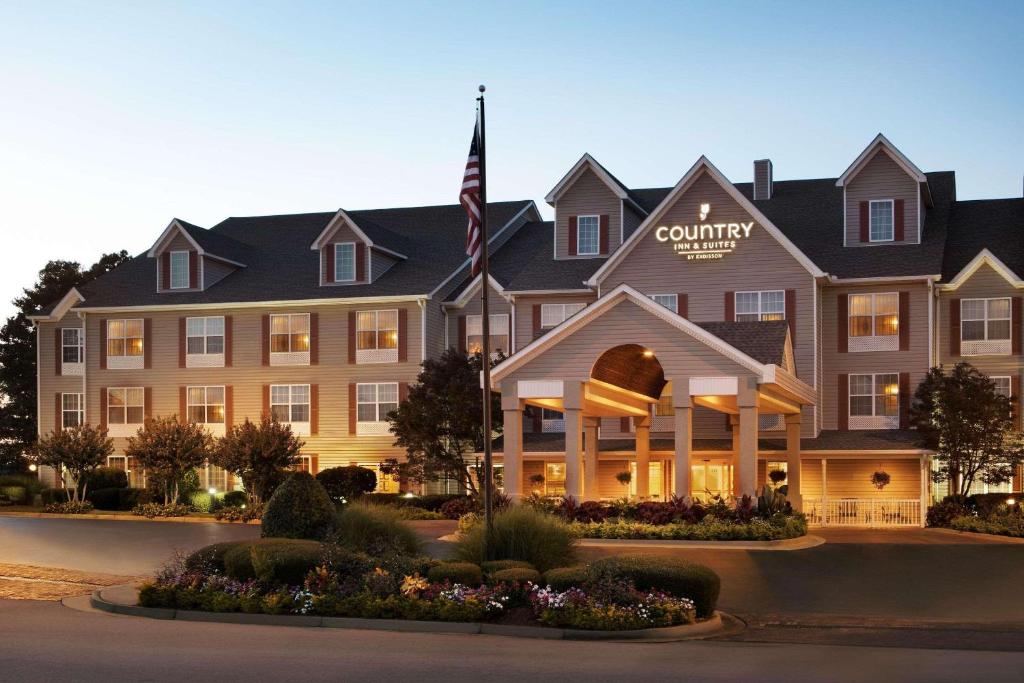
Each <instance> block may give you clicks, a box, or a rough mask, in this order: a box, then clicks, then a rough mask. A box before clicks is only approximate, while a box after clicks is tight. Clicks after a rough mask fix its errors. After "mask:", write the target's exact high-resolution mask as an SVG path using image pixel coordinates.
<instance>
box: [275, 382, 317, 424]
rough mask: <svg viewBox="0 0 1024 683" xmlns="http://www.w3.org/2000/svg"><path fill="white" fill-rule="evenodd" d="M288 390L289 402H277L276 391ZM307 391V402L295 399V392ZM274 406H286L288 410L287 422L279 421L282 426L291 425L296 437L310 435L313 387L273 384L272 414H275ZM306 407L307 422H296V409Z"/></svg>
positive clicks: (307, 385)
mask: <svg viewBox="0 0 1024 683" xmlns="http://www.w3.org/2000/svg"><path fill="white" fill-rule="evenodd" d="M283 388H286V389H287V390H288V400H287V401H280V400H275V396H274V394H275V391H274V390H275V389H278V390H280V389H283ZM302 388H304V389H305V390H306V400H305V401H300V400H296V398H295V390H296V389H302ZM274 406H286V407H287V410H288V419H287V420H278V421H279V422H280V423H281V424H288V425H291V428H292V431H293V432H294V433H295V435H296V436H309V435H310V433H311V432H310V424H311V423H310V421H311V420H312V416H313V393H312V387H311V386H310V385H309V384H271V385H270V414H271V415H273V414H274ZM296 406H306V418H307V419H306V420H294V419H293V418H294V417H295V407H296Z"/></svg>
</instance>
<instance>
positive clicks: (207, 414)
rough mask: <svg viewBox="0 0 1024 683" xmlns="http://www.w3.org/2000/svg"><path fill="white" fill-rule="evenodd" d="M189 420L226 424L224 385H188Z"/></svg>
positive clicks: (201, 422)
mask: <svg viewBox="0 0 1024 683" xmlns="http://www.w3.org/2000/svg"><path fill="white" fill-rule="evenodd" d="M186 395H187V406H188V408H187V409H188V421H189V422H198V423H200V424H224V387H188V388H187V389H186Z"/></svg>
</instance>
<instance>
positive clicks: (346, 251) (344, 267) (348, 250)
mask: <svg viewBox="0 0 1024 683" xmlns="http://www.w3.org/2000/svg"><path fill="white" fill-rule="evenodd" d="M355 279H356V245H355V242H341V243H340V244H335V245H334V281H335V282H355Z"/></svg>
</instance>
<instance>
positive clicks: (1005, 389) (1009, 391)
mask: <svg viewBox="0 0 1024 683" xmlns="http://www.w3.org/2000/svg"><path fill="white" fill-rule="evenodd" d="M989 379H990V380H992V383H993V384H995V385H996V393H997V394H999V395H1000V396H1005V397H1006V398H1011V397H1012V396H1013V385H1012V382H1011V381H1010V378H1009V377H1005V376H1004V377H989ZM65 395H66V394H65Z"/></svg>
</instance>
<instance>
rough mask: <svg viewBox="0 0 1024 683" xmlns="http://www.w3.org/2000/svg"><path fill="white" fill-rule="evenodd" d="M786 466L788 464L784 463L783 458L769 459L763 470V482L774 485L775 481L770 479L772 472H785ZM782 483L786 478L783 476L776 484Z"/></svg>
mask: <svg viewBox="0 0 1024 683" xmlns="http://www.w3.org/2000/svg"><path fill="white" fill-rule="evenodd" d="M787 466H788V465H787V464H786V461H785V460H769V461H768V465H767V467H765V472H764V478H765V481H764V483H766V484H770V485H771V486H776V483H775V482H774V481H772V472H782V473H783V474H786V472H787V470H786V467H787ZM776 476H778V475H776ZM784 483H786V479H785V478H783V479H782V480H781V481H779V484H778V485H782V484H784Z"/></svg>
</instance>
